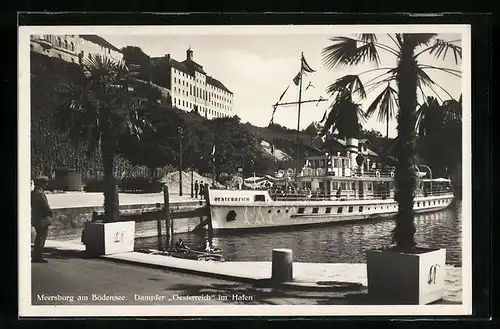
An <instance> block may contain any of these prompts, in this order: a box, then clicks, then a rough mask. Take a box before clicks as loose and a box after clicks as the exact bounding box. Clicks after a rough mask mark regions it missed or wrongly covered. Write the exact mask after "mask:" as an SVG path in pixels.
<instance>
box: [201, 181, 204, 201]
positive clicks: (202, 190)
mask: <svg viewBox="0 0 500 329" xmlns="http://www.w3.org/2000/svg"><path fill="white" fill-rule="evenodd" d="M204 196H205V185H204V184H203V182H201V183H200V197H201V198H203V197H204Z"/></svg>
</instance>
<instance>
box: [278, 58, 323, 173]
mask: <svg viewBox="0 0 500 329" xmlns="http://www.w3.org/2000/svg"><path fill="white" fill-rule="evenodd" d="M306 65H307V64H306ZM307 67H309V66H308V65H307ZM309 70H311V69H310V68H309ZM307 72H314V71H307ZM303 73H304V53H303V52H302V53H301V56H300V71H299V75H298V76H299V79H300V81H299V101H298V102H289V103H280V101H281V98H283V95H284V93H283V95H281V97H280V100H279V101H278V102H277V103H276V104H274V105H273V108H274V111H273V116H272V118H271V122H274V112H275V111H276V108H277V107H278V106H280V105H292V104H298V111H297V136H296V141H295V142H296V144H297V145H296V153H297V154H296V160H295V162H296V163H295V180H297V178H298V175H299V170H300V156H299V155H300V153H299V151H300V149H299V140H300V139H299V134H300V107H301V104H302V103H312V102H316V103H317V104H319V103H320V102H325V101H327V99H324V98H322V97H320V98H319V99H311V100H306V101H302V78H303ZM287 89H288V88H287ZM285 92H286V90H285ZM273 144H274V140H273ZM273 153H274V146H273Z"/></svg>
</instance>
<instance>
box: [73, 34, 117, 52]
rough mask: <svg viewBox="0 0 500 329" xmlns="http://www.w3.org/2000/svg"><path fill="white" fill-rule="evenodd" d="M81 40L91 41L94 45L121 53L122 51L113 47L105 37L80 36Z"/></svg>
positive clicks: (94, 35) (93, 35)
mask: <svg viewBox="0 0 500 329" xmlns="http://www.w3.org/2000/svg"><path fill="white" fill-rule="evenodd" d="M80 38H82V39H85V40H87V41H90V42H92V43H95V44H97V45H99V46H102V47H106V48H109V49H111V50H114V51H117V52H119V53H121V52H122V51H121V50H120V49H118V48H117V47H115V46H113V45H112V44H111V43H109V41H107V40H106V39H104V38H103V37H100V36H98V35H96V34H80Z"/></svg>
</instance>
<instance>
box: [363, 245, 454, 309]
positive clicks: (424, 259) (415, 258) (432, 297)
mask: <svg viewBox="0 0 500 329" xmlns="http://www.w3.org/2000/svg"><path fill="white" fill-rule="evenodd" d="M445 262H446V249H422V250H420V251H418V252H415V253H403V252H396V251H391V250H383V251H381V250H370V251H368V254H367V278H368V294H369V295H370V297H371V298H373V299H374V301H376V302H379V303H381V304H384V303H387V304H402V305H403V304H418V305H425V304H429V303H432V302H434V301H437V300H440V299H442V298H443V297H444V280H445V275H446V270H445Z"/></svg>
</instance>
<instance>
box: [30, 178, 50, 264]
mask: <svg viewBox="0 0 500 329" xmlns="http://www.w3.org/2000/svg"><path fill="white" fill-rule="evenodd" d="M48 182H49V178H48V177H47V176H38V177H36V178H35V179H34V185H35V186H34V189H33V191H31V225H32V226H34V227H35V231H36V237H35V246H34V250H33V258H32V262H34V263H48V261H47V260H46V259H44V258H43V248H44V246H45V240H46V239H47V234H48V233H49V226H50V225H51V224H52V222H51V219H50V217H52V210H51V209H50V206H49V203H48V201H47V196H46V195H45V193H44V189H45V188H46V187H47V184H48Z"/></svg>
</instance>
